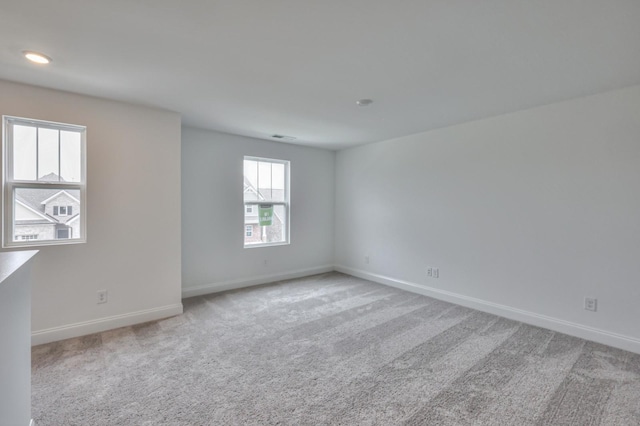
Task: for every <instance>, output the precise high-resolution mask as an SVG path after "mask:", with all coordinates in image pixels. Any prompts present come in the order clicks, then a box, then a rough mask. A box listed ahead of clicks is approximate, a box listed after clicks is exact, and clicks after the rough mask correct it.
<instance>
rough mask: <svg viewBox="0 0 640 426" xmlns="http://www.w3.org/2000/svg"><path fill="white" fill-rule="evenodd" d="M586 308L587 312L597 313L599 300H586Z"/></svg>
mask: <svg viewBox="0 0 640 426" xmlns="http://www.w3.org/2000/svg"><path fill="white" fill-rule="evenodd" d="M584 308H585V309H586V310H587V311H592V312H596V311H597V310H598V299H594V298H591V297H585V298H584Z"/></svg>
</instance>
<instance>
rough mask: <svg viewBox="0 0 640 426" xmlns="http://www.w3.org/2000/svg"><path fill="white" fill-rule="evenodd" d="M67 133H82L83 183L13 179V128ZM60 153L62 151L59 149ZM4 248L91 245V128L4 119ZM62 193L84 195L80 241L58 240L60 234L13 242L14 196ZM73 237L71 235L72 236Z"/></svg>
mask: <svg viewBox="0 0 640 426" xmlns="http://www.w3.org/2000/svg"><path fill="white" fill-rule="evenodd" d="M16 124H17V125H23V126H32V127H40V128H49V129H55V130H67V131H73V132H79V133H80V168H81V169H80V175H81V178H80V182H38V181H30V180H28V181H25V180H14V179H13V126H14V125H16ZM58 149H60V147H58ZM2 154H3V164H2V169H3V173H2V201H3V208H2V247H5V248H9V247H39V246H57V245H66V244H82V243H86V242H87V194H86V192H87V191H86V188H87V128H86V127H85V126H79V125H74V124H64V123H56V122H52V121H43V120H36V119H31V118H21V117H12V116H7V115H3V116H2ZM23 188H24V189H60V190H78V191H80V213H79V214H80V238H75V239H72V238H68V239H62V240H58V239H57V231H56V233H55V237H56V238H54V239H52V240H26V241H13V238H14V235H13V234H14V226H13V222H14V209H15V206H14V204H13V200H14V197H13V193H14V191H15V190H16V189H23ZM69 235H70V236H71V231H70V233H69Z"/></svg>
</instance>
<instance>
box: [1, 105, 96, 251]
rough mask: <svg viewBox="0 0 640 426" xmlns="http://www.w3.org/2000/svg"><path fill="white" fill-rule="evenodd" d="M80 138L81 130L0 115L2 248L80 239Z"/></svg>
mask: <svg viewBox="0 0 640 426" xmlns="http://www.w3.org/2000/svg"><path fill="white" fill-rule="evenodd" d="M85 135H86V128H85V127H83V126H76V125H68V124H59V123H51V122H46V121H39V120H31V119H23V118H17V117H8V116H4V117H3V152H4V156H3V158H4V164H3V175H4V185H3V204H4V223H3V239H2V240H3V246H4V247H12V246H35V245H38V246H40V245H51V244H68V243H78V242H84V241H86V214H85V212H86V208H85V190H86V165H85V164H86V136H85ZM34 235H35V236H36V237H35V238H34V237H33V236H34Z"/></svg>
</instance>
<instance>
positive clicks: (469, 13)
mask: <svg viewBox="0 0 640 426" xmlns="http://www.w3.org/2000/svg"><path fill="white" fill-rule="evenodd" d="M25 49H32V50H37V51H41V52H43V53H46V54H47V55H49V56H51V57H52V58H53V59H54V62H53V63H52V64H51V65H49V66H48V67H42V66H36V65H33V64H31V63H28V62H27V61H26V60H25V59H24V58H23V57H22V56H21V51H22V50H25ZM0 78H2V79H6V80H12V81H18V82H24V83H30V84H35V85H39V86H45V87H50V88H55V89H61V90H67V91H71V92H77V93H84V94H89V95H95V96H100V97H106V98H111V99H117V100H123V101H128V102H134V103H139V104H144V105H151V106H156V107H161V108H165V109H169V110H173V111H178V112H181V113H182V114H183V123H185V124H186V125H192V126H197V127H202V128H207V129H215V130H219V131H223V132H229V133H236V134H240V135H246V136H252V137H258V138H265V139H269V138H270V136H271V135H272V134H274V133H279V134H284V135H291V136H295V137H297V138H298V140H297V141H296V143H300V144H302V145H309V146H317V147H324V148H331V149H339V148H344V147H348V146H353V145H358V144H362V143H367V142H373V141H378V140H384V139H389V138H394V137H399V136H403V135H407V134H411V133H417V132H421V131H425V130H429V129H434V128H437V127H442V126H447V125H451V124H456V123H461V122H465V121H469V120H474V119H478V118H483V117H488V116H493V115H497V114H501V113H505V112H511V111H516V110H521V109H524V108H529V107H532V106H537V105H542V104H548V103H552V102H557V101H560V100H565V99H570V98H574V97H579V96H584V95H588V94H592V93H596V92H600V91H604V90H609V89H614V88H621V87H625V86H630V85H635V84H640V1H639V0H539V1H526V0H482V1H480V0H466V1H464V0H396V1H391V0H321V1H310V0H183V1H177V0H108V1H107V0H58V1H51V0H21V1H17V0H0ZM0 96H1V94H0ZM360 98H371V99H373V100H374V103H373V105H371V106H369V107H365V108H363V107H358V106H356V104H355V101H356V100H357V99H360Z"/></svg>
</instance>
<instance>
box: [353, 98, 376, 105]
mask: <svg viewBox="0 0 640 426" xmlns="http://www.w3.org/2000/svg"><path fill="white" fill-rule="evenodd" d="M372 103H373V101H372V100H371V99H360V100H359V101H356V104H357V105H358V106H361V107H363V106H369V105H371V104H372Z"/></svg>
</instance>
